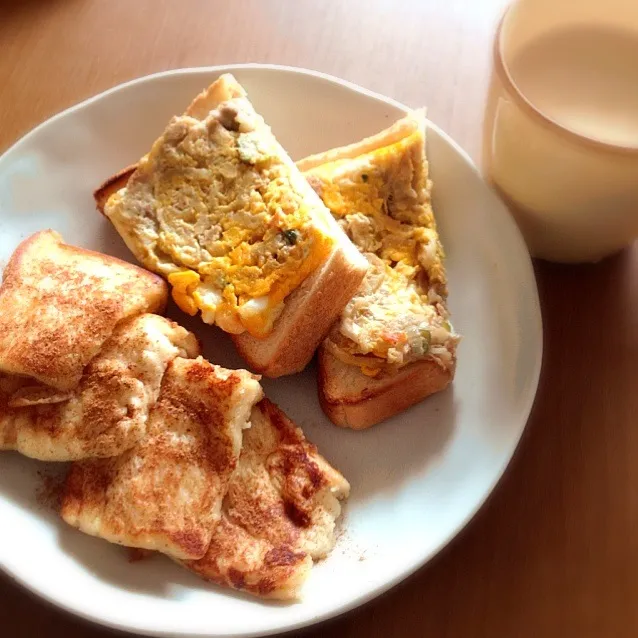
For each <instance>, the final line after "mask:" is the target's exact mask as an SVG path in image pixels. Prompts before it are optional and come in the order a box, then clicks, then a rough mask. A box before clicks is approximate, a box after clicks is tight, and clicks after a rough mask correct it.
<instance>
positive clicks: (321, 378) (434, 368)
mask: <svg viewBox="0 0 638 638" xmlns="http://www.w3.org/2000/svg"><path fill="white" fill-rule="evenodd" d="M453 377H454V365H453V366H452V367H451V368H443V367H442V366H441V365H439V364H438V363H437V362H436V361H434V360H432V359H426V360H424V361H418V362H416V363H411V364H410V365H408V366H406V367H405V368H404V369H402V370H401V371H399V373H398V374H396V375H394V376H391V377H385V378H382V379H374V378H371V377H367V376H366V375H364V374H363V373H362V372H361V371H360V370H359V368H357V367H356V366H352V365H348V364H346V363H343V362H342V361H339V359H337V358H336V357H335V356H334V355H333V354H332V353H331V352H329V351H328V349H327V348H326V346H325V345H322V346H321V347H320V349H319V370H318V392H319V403H320V404H321V408H322V409H323V411H324V412H325V414H326V416H327V417H328V418H329V419H330V420H331V421H332V422H333V423H334V424H335V425H338V426H340V427H344V428H351V429H353V430H363V429H365V428H369V427H370V426H372V425H375V424H377V423H380V422H381V421H385V420H386V419H389V418H390V417H392V416H394V415H395V414H398V413H399V412H402V411H403V410H406V409H407V408H409V407H410V406H412V405H414V404H416V403H418V402H419V401H422V400H423V399H425V398H426V397H427V396H429V395H431V394H434V393H435V392H440V391H441V390H444V389H445V388H446V387H447V386H448V385H449V384H450V382H451V381H452V379H453Z"/></svg>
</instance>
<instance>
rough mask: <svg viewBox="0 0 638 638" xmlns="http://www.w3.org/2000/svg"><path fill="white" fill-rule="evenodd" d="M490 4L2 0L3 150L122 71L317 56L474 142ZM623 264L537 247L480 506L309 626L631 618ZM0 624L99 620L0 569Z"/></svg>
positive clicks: (631, 460)
mask: <svg viewBox="0 0 638 638" xmlns="http://www.w3.org/2000/svg"><path fill="white" fill-rule="evenodd" d="M504 5H505V0H411V1H408V0H403V2H393V1H391V0H327V1H326V0H324V1H323V2H319V1H317V0H295V1H293V0H289V1H286V0H254V1H253V0H241V1H240V0H235V1H234V2H219V1H218V2H214V1H213V0H210V1H206V0H200V1H197V0H182V2H169V1H159V0H140V1H137V2H135V1H128V0H111V1H110V2H98V1H97V0H85V1H81V0H21V1H20V0H19V1H18V2H13V3H11V6H9V3H3V4H0V87H1V88H0V92H1V93H0V95H1V96H2V98H1V99H0V149H4V148H6V147H7V146H8V145H9V144H11V143H12V142H13V141H15V140H16V139H17V138H18V137H19V136H20V135H22V134H23V133H25V132H26V131H27V130H29V129H30V128H31V127H33V126H34V125H35V124H37V123H38V122H40V121H42V120H43V119H45V118H47V117H49V116H50V115H52V114H54V113H55V112H57V111H59V110H61V109H63V108H65V107H67V106H70V105H71V104H73V103H75V102H77V101H79V100H82V99H83V98H85V97H87V96H89V95H92V94H94V93H97V92H99V91H102V90H104V89H106V88H108V87H110V86H113V85H114V84H117V83H119V82H122V81H125V80H128V79H131V78H134V77H136V76H139V75H144V74H147V73H151V72H155V71H160V70H163V69H170V68H175V67H184V66H195V65H209V64H220V63H230V62H248V61H257V62H272V63H283V64H289V65H299V66H304V67H310V68H314V69H319V70H321V71H326V72H328V73H332V74H335V75H338V76H341V77H344V78H347V79H349V80H352V81H354V82H356V83H359V84H362V85H364V86H366V87H369V88H370V89H373V90H376V91H379V92H382V93H384V94H387V95H391V96H393V97H395V98H397V99H399V100H401V101H402V102H405V103H407V104H410V105H415V106H416V105H421V104H426V105H427V106H428V107H429V116H430V117H431V118H432V119H433V120H434V121H435V122H437V123H438V124H439V125H441V126H442V127H443V128H444V129H445V130H446V131H448V132H449V133H450V134H451V135H452V136H453V137H454V138H455V139H456V140H457V141H458V142H460V144H461V145H463V146H464V147H465V148H466V149H467V150H468V152H469V153H470V154H471V155H472V156H473V157H474V158H475V159H477V160H478V156H479V150H480V147H481V121H482V115H483V105H484V99H485V93H486V89H487V82H488V77H489V70H490V45H491V40H492V35H493V31H494V28H495V25H496V22H497V20H498V17H499V15H500V14H501V12H502V10H503V8H504ZM637 262H638V254H637V253H636V251H631V250H629V251H626V252H625V253H623V254H621V255H619V256H617V257H615V258H612V259H610V260H607V261H606V262H604V263H601V264H599V265H597V266H587V267H578V268H575V267H571V268H569V267H559V266H551V265H547V264H537V274H538V279H539V285H540V290H541V297H542V304H543V311H544V312H543V314H544V320H545V331H546V356H545V362H544V373H543V379H542V382H541V387H540V390H539V394H538V399H537V402H536V406H535V409H534V413H533V415H532V418H531V420H530V423H529V426H528V429H527V432H526V435H525V437H524V440H523V443H522V445H521V446H520V448H519V452H518V453H517V456H516V458H515V460H514V461H513V463H512V465H511V469H510V471H509V472H508V473H507V475H506V476H505V478H504V479H503V481H502V482H501V484H500V485H499V487H498V488H497V489H496V491H495V493H494V495H493V497H492V498H491V499H490V500H489V502H488V504H487V505H486V507H484V509H483V510H482V511H481V512H480V514H479V515H478V516H477V517H476V519H475V520H474V521H473V522H472V523H471V524H470V525H469V527H468V528H467V529H466V530H465V531H464V532H463V533H462V534H461V535H460V537H458V538H457V539H456V540H455V541H454V542H453V543H452V544H451V545H450V546H449V547H448V548H447V549H446V550H445V551H443V552H442V553H441V554H440V555H439V556H438V557H437V558H435V559H434V560H433V561H432V562H431V563H430V564H429V565H428V566H427V567H426V568H424V569H422V570H421V571H420V572H418V573H417V574H416V575H414V576H413V577H412V578H410V579H409V580H408V581H407V582H405V583H403V584H402V585H400V586H399V587H397V588H396V589H394V590H393V591H391V592H390V593H388V594H386V595H385V596H383V597H382V598H380V599H378V600H376V601H374V602H372V603H370V604H368V605H366V606H364V607H363V608H361V609H359V610H357V611H355V612H353V613H351V614H349V615H346V616H345V617H343V618H340V619H336V620H333V621H331V622H330V623H328V624H327V625H324V626H320V627H318V628H313V629H310V630H307V631H306V632H304V635H306V636H320V635H332V636H340V637H344V636H353V637H354V636H365V637H366V638H369V637H374V636H379V637H381V636H383V637H384V638H386V637H391V636H396V637H401V638H403V637H413V636H414V637H416V636H430V637H432V638H448V637H453V638H483V637H485V638H510V637H512V638H513V637H517V638H518V637H522V638H537V637H546V638H547V637H553V636H560V637H561V638H570V637H572V636H573V637H576V636H578V637H579V638H588V637H591V638H602V637H615V638H622V637H625V636H627V637H630V636H631V637H634V636H636V635H638V604H637V602H638V462H636V461H637V460H638V427H636V424H635V423H634V421H635V420H636V419H637V418H638V388H636V387H635V386H634V383H635V382H636V380H637V379H638V308H637V307H636V306H637V305H638V304H637V301H636V300H637V299H638V275H636V274H635V273H636V272H638V270H637V268H636V266H637V265H638V264H637ZM577 321H580V322H581V323H579V324H577V323H576V322H577ZM1 536H2V527H1V521H0V539H1ZM16 551H20V549H19V548H16ZM0 635H2V636H6V637H7V638H23V637H27V636H29V637H31V636H35V635H42V636H51V637H64V638H80V637H82V638H84V637H87V638H88V637H91V638H98V637H100V636H106V635H110V634H109V633H108V632H106V631H105V630H103V629H100V628H97V627H93V626H90V625H88V624H84V623H82V622H80V621H78V620H76V619H74V618H71V617H68V616H66V615H63V614H62V613H60V612H58V611H56V610H54V609H52V608H49V607H48V606H45V605H44V604H42V603H41V602H39V601H37V600H35V599H34V598H32V597H31V596H29V595H28V594H26V593H25V592H23V591H21V590H18V589H17V588H15V587H14V586H13V585H11V584H9V583H8V582H5V581H0Z"/></svg>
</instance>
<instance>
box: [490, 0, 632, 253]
mask: <svg viewBox="0 0 638 638" xmlns="http://www.w3.org/2000/svg"><path fill="white" fill-rule="evenodd" d="M597 47H599V48H598V49H597ZM632 52H633V53H635V56H633V58H632V59H631V60H630V59H628V56H629V55H630V54H631V53H632ZM581 53H582V55H583V57H586V58H587V59H586V60H585V59H583V60H580V59H579V58H578V56H579V55H580V54H581ZM625 61H626V62H627V65H626V66H625V65H624V63H625ZM534 65H536V66H534ZM570 65H572V66H570ZM588 65H589V66H588ZM625 73H626V74H625ZM587 74H589V75H587ZM624 74H625V75H624ZM632 78H635V79H636V82H635V83H631V82H627V80H631V79H632ZM588 82H591V83H592V84H593V85H594V86H592V87H589V86H588ZM590 89H591V90H590ZM596 91H597V92H596ZM634 107H635V109H634ZM633 117H635V120H634V119H632V118H633ZM483 148H484V156H483V162H484V167H485V171H486V175H487V178H488V180H489V181H490V183H491V184H492V185H493V186H494V187H495V188H496V189H497V191H498V192H499V193H500V194H501V195H502V196H503V197H504V199H505V200H506V202H507V203H508V204H509V205H510V209H511V211H512V214H513V215H514V216H515V219H516V220H517V222H518V224H519V226H520V228H521V231H522V232H523V235H524V236H525V239H526V241H527V244H528V246H529V249H530V252H531V253H532V255H533V256H535V257H539V258H543V259H547V260H551V261H560V262H586V261H596V260H599V259H601V258H603V257H605V256H607V255H610V254H612V253H615V252H617V251H618V250H620V249H622V248H623V247H625V246H627V245H628V244H629V243H631V242H632V241H633V240H634V239H635V238H636V237H638V0H602V1H601V0H519V1H518V2H516V3H514V4H513V5H512V6H511V7H510V8H509V9H508V10H507V11H506V13H505V16H504V17H503V20H502V21H501V24H500V26H499V29H498V32H497V36H496V40H495V45H494V70H493V74H492V81H491V87H490V94H489V98H488V105H487V110H486V116H485V130H484V145H483Z"/></svg>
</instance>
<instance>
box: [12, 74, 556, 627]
mask: <svg viewBox="0 0 638 638" xmlns="http://www.w3.org/2000/svg"><path fill="white" fill-rule="evenodd" d="M243 69H245V70H271V71H278V72H285V73H289V74H291V75H305V76H311V77H314V78H316V79H319V80H321V81H323V82H327V83H330V84H336V85H339V86H341V87H343V88H346V89H348V90H350V91H352V92H355V93H359V94H362V95H364V96H366V97H368V98H370V99H373V100H375V101H377V102H382V103H384V104H387V105H389V106H392V107H394V108H396V109H398V110H400V111H402V112H404V113H407V112H409V111H410V110H412V109H411V108H410V107H408V106H407V105H405V104H403V103H401V102H399V101H398V100H396V99H394V98H392V97H388V96H385V95H383V94H381V93H378V92H375V91H372V90H370V89H367V88H365V87H363V86H361V85H359V84H356V83H355V82H352V81H350V80H345V79H343V78H340V77H337V76H334V75H331V74H328V73H324V72H322V71H317V70H313V69H308V68H305V67H297V66H292V65H281V64H271V63H253V62H245V63H235V64H219V65H210V66H209V65H206V66H190V67H180V68H175V69H169V70H165V71H158V72H155V73H151V74H147V75H142V76H138V77H135V78H132V79H130V80H127V81H125V82H122V83H119V84H116V85H114V86H112V87H110V88H108V89H105V90H104V91H101V92H100V93H97V94H95V95H92V96H89V97H87V98H86V99H84V100H81V101H80V102H77V103H75V104H72V105H71V106H69V107H67V108H65V109H63V110H62V111H59V112H57V113H55V114H53V115H52V116H50V117H49V118H47V119H46V120H44V121H42V122H40V123H39V124H37V125H36V126H35V127H34V128H32V129H30V130H29V131H27V132H26V133H25V134H24V135H22V136H20V137H19V138H18V139H17V140H16V141H15V142H13V143H12V144H11V145H10V146H9V147H7V148H6V149H5V150H4V151H2V153H1V154H0V162H1V161H2V160H3V159H4V158H5V156H6V155H8V154H9V153H11V152H13V151H15V150H18V149H19V148H20V146H21V145H22V144H26V143H27V142H28V140H29V139H30V138H31V137H33V136H35V135H36V134H37V133H38V132H39V131H41V130H43V129H45V128H47V127H49V126H50V125H52V124H55V122H57V121H58V120H60V119H62V118H64V117H66V116H69V115H71V114H73V113H74V112H77V111H80V110H82V109H84V108H85V107H87V106H89V105H91V104H92V103H94V102H97V101H99V100H101V99H103V98H105V97H107V96H109V95H110V94H113V93H116V92H118V91H121V90H124V89H126V88H129V87H131V86H134V85H141V84H145V83H149V82H152V81H154V80H157V79H159V78H163V77H167V76H171V75H191V74H192V75H196V74H207V73H225V72H230V73H232V72H233V71H236V70H243ZM427 126H428V128H431V129H434V130H435V131H436V133H437V134H438V135H439V136H441V137H442V138H443V139H444V140H445V142H446V143H448V144H449V145H450V146H452V147H453V149H454V150H455V151H456V152H457V153H458V154H459V155H460V156H461V157H462V158H463V159H464V161H465V163H466V164H467V165H468V167H469V168H470V169H471V170H472V172H473V173H474V174H475V175H476V176H477V177H478V178H479V179H480V180H481V182H483V184H484V186H485V188H486V189H487V190H488V191H489V193H490V196H489V197H490V199H491V200H492V203H493V204H494V208H499V209H501V212H500V213H499V215H501V213H502V215H501V217H502V220H501V221H502V223H504V224H505V225H507V226H509V229H510V232H511V234H512V237H513V238H515V241H516V242H517V243H518V247H517V248H518V252H520V254H521V261H522V263H521V267H523V268H524V270H525V272H526V275H527V276H528V278H529V280H530V282H531V284H532V286H531V289H530V294H531V296H532V299H531V300H530V305H531V307H532V308H533V316H530V317H528V319H529V320H530V322H532V323H533V325H534V332H535V334H536V336H537V347H536V348H535V360H534V362H533V369H532V370H531V375H530V384H529V388H528V390H527V393H526V395H525V397H524V401H523V400H522V401H521V403H522V406H521V421H522V422H523V425H522V427H521V428H520V432H519V433H518V435H517V438H516V440H515V442H514V444H513V446H512V449H511V451H510V452H509V453H508V454H506V455H505V456H504V459H503V461H502V463H501V466H500V467H499V468H498V470H497V471H496V473H495V475H494V479H493V481H492V482H491V483H490V485H489V486H488V488H487V489H486V491H485V493H484V494H483V495H482V496H481V498H480V499H478V501H477V503H476V504H475V505H474V507H473V508H470V509H468V511H467V513H466V515H465V517H463V519H462V520H461V521H460V523H459V524H458V525H456V526H455V527H454V528H453V530H452V531H451V533H450V534H449V535H448V537H447V539H446V540H445V541H444V542H442V543H441V544H440V545H439V546H438V547H436V548H435V549H434V550H431V551H430V552H428V553H427V554H425V555H424V556H422V557H420V558H419V560H416V561H414V563H412V564H411V565H410V566H409V567H408V568H406V569H404V570H403V571H402V572H400V573H399V574H397V575H395V576H394V577H393V578H390V579H388V580H387V581H385V582H384V583H383V584H382V585H379V586H377V587H376V588H374V589H372V590H370V591H367V592H365V593H364V594H361V595H359V596H357V597H355V598H353V599H352V600H350V601H348V602H347V603H345V604H344V605H342V606H340V607H334V608H332V609H330V610H328V611H324V612H321V613H320V614H318V615H316V616H313V617H310V618H307V619H305V620H298V621H293V622H291V623H288V624H283V623H282V624H280V625H279V626H278V627H272V628H270V629H267V630H265V631H249V632H233V633H225V634H220V633H210V632H207V633H200V632H180V633H178V634H176V633H175V632H170V633H168V632H166V631H163V630H153V629H149V628H146V629H142V628H140V627H133V626H131V625H125V624H122V623H120V622H117V621H112V620H110V619H109V618H107V617H105V616H102V617H99V616H96V615H94V614H91V613H88V612H84V611H83V610H82V608H81V607H74V606H72V605H70V604H66V603H64V602H62V601H60V600H59V599H56V598H54V597H53V596H49V595H48V594H45V593H43V592H41V591H40V590H38V589H37V588H36V587H35V586H34V587H32V586H31V585H30V583H29V582H27V581H26V580H25V579H23V578H21V577H20V575H19V574H17V573H15V572H14V570H10V569H8V568H7V567H6V566H4V565H0V571H1V572H2V573H4V574H6V576H7V577H8V580H9V581H10V582H12V583H14V584H16V585H18V586H20V587H22V588H24V589H26V590H27V591H28V592H30V593H31V594H32V595H35V596H37V598H39V599H41V600H42V601H44V602H45V603H48V604H50V605H53V606H54V607H55V608H57V609H60V610H62V611H64V612H65V613H68V614H71V615H73V616H76V617H78V618H81V619H82V620H84V621H89V622H91V623H95V624H97V625H101V626H104V627H108V628H111V629H116V630H119V631H124V632H132V631H134V632H137V633H138V634H140V635H145V636H158V637H168V636H169V635H170V636H181V637H182V638H191V637H192V638H196V637H197V638H224V637H226V636H229V637H230V636H232V637H234V638H239V637H243V638H252V637H257V636H269V635H273V634H276V633H281V632H290V631H294V630H296V629H301V628H304V627H310V626H313V625H316V624H319V623H322V622H325V621H327V620H330V619H333V618H336V617H338V616H341V615H343V614H346V613H348V612H350V611H352V610H353V609H356V608H358V607H361V606H363V605H365V604H367V603H369V602H370V601H372V600H374V599H375V598H378V597H379V596H381V595H382V594H385V593H386V592H388V591H389V590H391V589H393V588H394V587H396V586H397V585H398V584H399V583H401V582H403V581H404V580H406V579H407V578H409V577H410V576H412V575H413V574H414V573H415V572H417V571H418V570H419V569H421V568H423V567H424V566H425V565H427V564H428V563H429V562H430V561H431V560H432V559H433V558H434V557H435V556H437V555H439V554H440V553H441V552H442V551H443V550H444V549H445V548H446V547H447V546H448V545H449V544H450V543H451V542H452V541H453V540H454V539H456V538H457V537H458V536H459V534H460V533H461V532H462V531H463V530H465V529H466V528H467V526H468V525H469V523H470V522H471V521H472V520H473V519H474V518H475V517H476V515H477V514H478V512H479V511H480V510H482V509H483V507H484V506H485V504H486V502H487V501H488V499H490V498H491V497H492V495H493V494H494V491H495V489H496V487H497V486H498V485H499V484H500V482H501V480H502V478H503V476H504V475H505V473H506V471H507V470H508V468H509V467H510V465H511V463H512V460H513V459H514V457H515V456H516V454H517V452H518V450H519V448H520V444H521V441H522V439H523V436H524V434H525V432H526V430H527V426H528V423H529V417H530V414H531V412H532V409H533V407H534V403H535V401H536V397H537V394H538V386H539V382H540V377H541V371H542V366H543V353H544V326H543V318H542V313H541V304H540V296H539V291H538V284H537V281H536V276H535V272H534V267H533V262H532V258H531V256H530V254H529V250H528V248H527V245H526V243H525V240H524V239H523V235H522V233H521V231H520V229H519V228H518V225H517V224H516V222H515V221H514V219H513V218H512V216H511V215H510V214H509V212H508V210H507V208H506V206H505V204H504V203H503V202H502V201H501V200H500V199H499V198H498V196H497V194H496V193H495V192H494V190H493V189H492V188H491V187H490V185H489V183H488V182H487V181H486V180H485V179H484V178H483V175H482V174H481V172H480V170H479V168H478V167H477V165H476V164H475V162H474V161H473V160H472V158H471V157H470V155H469V154H468V153H467V152H466V151H465V150H464V149H463V148H462V147H461V146H460V145H459V144H458V143H457V142H456V141H455V140H454V139H453V138H452V137H450V136H449V135H448V134H447V133H446V132H445V131H443V130H442V129H441V128H440V127H439V126H437V125H436V124H435V123H434V122H432V121H431V120H430V119H429V118H427ZM523 262H524V263H523Z"/></svg>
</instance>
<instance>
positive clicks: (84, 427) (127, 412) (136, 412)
mask: <svg viewBox="0 0 638 638" xmlns="http://www.w3.org/2000/svg"><path fill="white" fill-rule="evenodd" d="M198 354H199V344H198V342H197V339H196V338H195V335H193V334H192V333H190V332H188V331H187V330H185V329H184V328H182V327H181V326H178V325H177V324H176V323H174V322H172V321H169V320H168V319H165V318H164V317H160V316H159V315H152V314H144V315H139V316H137V317H132V318H130V319H125V320H124V321H122V322H121V323H120V324H118V325H117V326H116V328H115V330H114V331H113V334H112V335H111V336H110V337H109V338H108V339H107V340H106V342H105V343H104V345H103V347H102V349H101V350H100V351H99V352H98V354H97V355H96V356H95V357H94V358H93V359H92V360H91V362H90V363H89V364H88V365H87V366H86V369H85V370H84V374H83V375H82V378H81V380H80V383H79V385H78V387H77V388H75V389H74V390H71V391H70V392H67V393H64V392H60V391H59V390H57V389H55V388H52V387H50V386H45V385H44V384H41V383H38V382H34V381H33V380H32V379H29V378H27V377H17V376H15V375H2V380H1V381H0V450H16V451H18V452H20V453H21V454H24V455H26V456H30V457H31V458H36V459H40V460H43V461H73V460H77V459H84V458H89V457H111V456H117V455H119V454H121V453H122V452H124V451H125V450H128V449H129V448H132V447H133V446H134V445H136V444H137V443H138V442H139V441H140V440H141V439H142V438H143V437H144V436H145V435H146V431H147V420H148V414H149V411H150V409H151V408H152V407H153V405H154V404H155V402H156V400H157V396H158V394H159V389H160V383H161V381H162V377H163V375H164V372H165V370H166V368H167V366H168V365H169V364H170V362H171V361H172V360H173V359H175V357H195V356H197V355H198Z"/></svg>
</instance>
